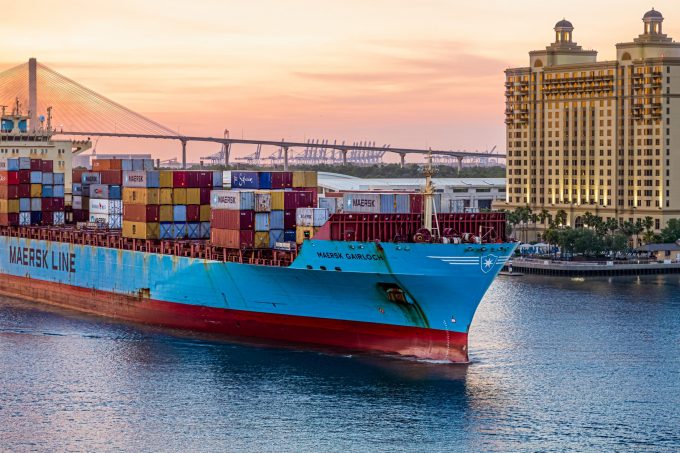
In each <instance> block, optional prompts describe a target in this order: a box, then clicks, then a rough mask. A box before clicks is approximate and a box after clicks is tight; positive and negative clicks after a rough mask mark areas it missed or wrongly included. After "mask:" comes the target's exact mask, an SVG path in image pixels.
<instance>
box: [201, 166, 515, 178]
mask: <svg viewBox="0 0 680 453" xmlns="http://www.w3.org/2000/svg"><path fill="white" fill-rule="evenodd" d="M203 168H205V169H206V170H283V167H281V166H279V167H255V166H252V165H245V164H244V165H230V166H229V167H225V166H224V165H212V166H204V167H203ZM290 170H311V171H325V172H330V173H340V174H343V175H349V176H356V177H358V178H422V177H423V171H422V167H421V166H420V165H418V164H406V165H404V167H403V168H402V167H401V165H399V164H382V165H367V166H359V165H351V164H350V165H327V164H323V165H296V166H293V165H291V166H290ZM435 177H437V178H505V167H463V168H462V169H461V171H460V172H458V168H457V167H449V166H447V165H439V166H437V168H436V173H435Z"/></svg>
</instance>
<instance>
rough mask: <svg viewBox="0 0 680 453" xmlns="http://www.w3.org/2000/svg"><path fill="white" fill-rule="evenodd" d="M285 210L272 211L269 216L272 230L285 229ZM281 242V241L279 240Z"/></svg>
mask: <svg viewBox="0 0 680 453" xmlns="http://www.w3.org/2000/svg"><path fill="white" fill-rule="evenodd" d="M284 212H285V211H272V212H270V213H269V214H270V216H269V228H270V229H272V230H283V216H284ZM279 242H281V241H279Z"/></svg>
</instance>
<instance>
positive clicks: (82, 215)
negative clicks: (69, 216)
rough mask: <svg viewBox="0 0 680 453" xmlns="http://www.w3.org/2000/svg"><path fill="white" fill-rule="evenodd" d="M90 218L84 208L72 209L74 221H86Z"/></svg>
mask: <svg viewBox="0 0 680 453" xmlns="http://www.w3.org/2000/svg"><path fill="white" fill-rule="evenodd" d="M89 218H90V213H89V212H88V211H87V210H85V209H74V210H73V221H74V222H87V221H88V220H89Z"/></svg>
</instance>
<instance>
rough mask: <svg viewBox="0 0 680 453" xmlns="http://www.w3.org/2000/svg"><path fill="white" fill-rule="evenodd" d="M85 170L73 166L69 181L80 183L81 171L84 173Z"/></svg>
mask: <svg viewBox="0 0 680 453" xmlns="http://www.w3.org/2000/svg"><path fill="white" fill-rule="evenodd" d="M86 171H87V169H86V168H74V169H73V170H72V171H71V181H72V182H74V183H78V184H80V182H81V181H82V179H83V178H82V176H83V173H85V172H86Z"/></svg>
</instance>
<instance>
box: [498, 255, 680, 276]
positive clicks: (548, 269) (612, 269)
mask: <svg viewBox="0 0 680 453" xmlns="http://www.w3.org/2000/svg"><path fill="white" fill-rule="evenodd" d="M503 271H505V272H508V273H510V272H512V273H515V272H520V273H523V274H534V275H549V276H557V277H586V276H590V277H595V276H602V277H606V276H616V275H653V274H680V262H677V261H671V260H665V261H661V262H659V261H651V262H646V261H642V260H640V261H638V260H629V261H625V262H619V261H583V262H579V261H557V260H551V259H514V260H512V261H511V262H508V263H507V264H506V265H505V267H504V268H503Z"/></svg>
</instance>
